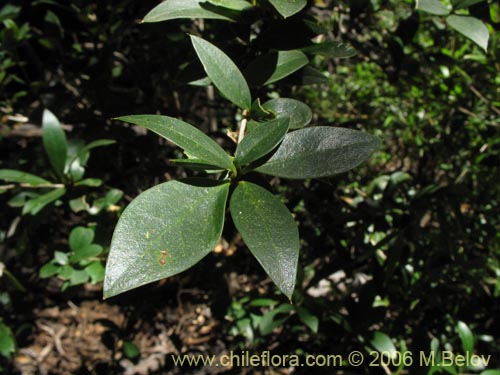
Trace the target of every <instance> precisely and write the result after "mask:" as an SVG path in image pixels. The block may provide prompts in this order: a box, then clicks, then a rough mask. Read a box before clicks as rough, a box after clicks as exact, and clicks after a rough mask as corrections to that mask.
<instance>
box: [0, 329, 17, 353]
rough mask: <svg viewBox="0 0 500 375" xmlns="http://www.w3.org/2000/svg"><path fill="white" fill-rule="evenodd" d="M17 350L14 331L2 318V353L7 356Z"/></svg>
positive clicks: (0, 342) (0, 334) (0, 338)
mask: <svg viewBox="0 0 500 375" xmlns="http://www.w3.org/2000/svg"><path fill="white" fill-rule="evenodd" d="M15 351H16V340H15V338H14V335H13V334H12V331H11V330H10V328H9V327H7V326H6V325H5V324H4V323H3V322H2V321H1V320H0V354H1V355H3V356H4V357H6V358H10V356H11V355H12V354H13V353H14V352H15Z"/></svg>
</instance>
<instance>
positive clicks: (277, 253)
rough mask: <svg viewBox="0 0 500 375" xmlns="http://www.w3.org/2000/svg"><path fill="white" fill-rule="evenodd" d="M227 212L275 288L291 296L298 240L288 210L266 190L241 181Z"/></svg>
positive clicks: (295, 271)
mask: <svg viewBox="0 0 500 375" xmlns="http://www.w3.org/2000/svg"><path fill="white" fill-rule="evenodd" d="M230 211H231V216H232V218H233V221H234V224H235V225H236V228H237V229H238V231H239V232H240V234H241V236H242V237H243V240H244V241H245V243H246V245H247V246H248V248H249V249H250V252H251V253H252V254H253V255H254V256H255V257H256V258H257V260H258V261H259V263H260V264H261V266H262V267H263V268H264V270H265V271H266V272H267V274H268V275H269V276H270V277H271V279H272V280H273V281H274V283H275V284H276V285H277V286H278V288H279V289H280V290H281V291H282V292H283V293H284V294H285V295H286V296H287V297H288V298H291V297H292V293H293V290H294V289H295V279H296V277H297V263H298V258H299V250H300V242H299V231H298V229H297V225H296V224H295V221H294V220H293V217H292V215H291V213H290V211H288V209H287V208H286V206H285V205H284V204H283V203H282V202H281V201H280V200H279V199H278V198H277V197H275V196H274V195H273V194H271V193H270V192H269V191H267V190H266V189H264V188H262V187H260V186H258V185H255V184H253V183H250V182H245V181H243V182H240V183H239V184H238V186H237V187H236V189H235V190H234V193H233V195H232V197H231V205H230Z"/></svg>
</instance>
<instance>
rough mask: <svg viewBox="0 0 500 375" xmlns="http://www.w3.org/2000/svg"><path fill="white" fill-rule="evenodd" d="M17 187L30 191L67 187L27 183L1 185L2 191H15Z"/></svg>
mask: <svg viewBox="0 0 500 375" xmlns="http://www.w3.org/2000/svg"><path fill="white" fill-rule="evenodd" d="M16 187H22V188H29V189H47V188H52V189H60V188H63V187H65V186H64V184H40V185H32V184H27V183H21V184H17V185H16V184H9V185H0V190H10V189H14V188H16Z"/></svg>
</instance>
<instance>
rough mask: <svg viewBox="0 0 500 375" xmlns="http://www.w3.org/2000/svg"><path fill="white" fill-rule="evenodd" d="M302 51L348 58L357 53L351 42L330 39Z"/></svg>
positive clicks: (330, 56) (329, 56)
mask: <svg viewBox="0 0 500 375" xmlns="http://www.w3.org/2000/svg"><path fill="white" fill-rule="evenodd" d="M301 51H302V52H305V53H311V54H315V55H321V56H324V57H327V58H332V59H333V58H335V59H346V58H349V57H352V56H355V55H356V53H357V52H356V50H355V49H354V48H352V46H351V45H350V44H349V43H343V42H335V41H328V42H323V43H317V44H313V45H311V46H308V47H305V48H302V49H301Z"/></svg>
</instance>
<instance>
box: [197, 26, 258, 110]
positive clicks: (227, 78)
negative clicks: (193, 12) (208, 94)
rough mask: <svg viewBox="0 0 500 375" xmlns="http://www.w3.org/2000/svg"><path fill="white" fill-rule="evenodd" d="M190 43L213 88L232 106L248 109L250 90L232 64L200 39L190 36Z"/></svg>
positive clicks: (220, 52) (223, 55)
mask: <svg viewBox="0 0 500 375" xmlns="http://www.w3.org/2000/svg"><path fill="white" fill-rule="evenodd" d="M191 42H192V43H193V46H194V49H195V51H196V54H197V55H198V58H199V59H200V61H201V63H202V64H203V68H204V69H205V72H206V73H207V75H208V77H209V78H210V79H211V80H212V82H213V83H214V85H215V87H217V88H218V89H219V90H220V92H221V93H222V94H223V95H224V96H225V97H226V98H227V99H229V100H230V101H231V102H232V103H233V104H235V105H237V106H238V107H240V108H244V109H250V106H251V105H252V98H251V96H250V89H249V88H248V84H247V82H246V81H245V78H244V77H243V74H242V73H241V72H240V70H239V69H238V67H237V66H236V65H235V64H234V62H233V61H232V60H231V59H230V58H229V57H228V56H227V55H226V54H225V53H224V52H223V51H222V50H220V49H219V48H217V47H216V46H214V45H213V44H212V43H210V42H208V41H206V40H204V39H202V38H199V37H197V36H194V35H191Z"/></svg>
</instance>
